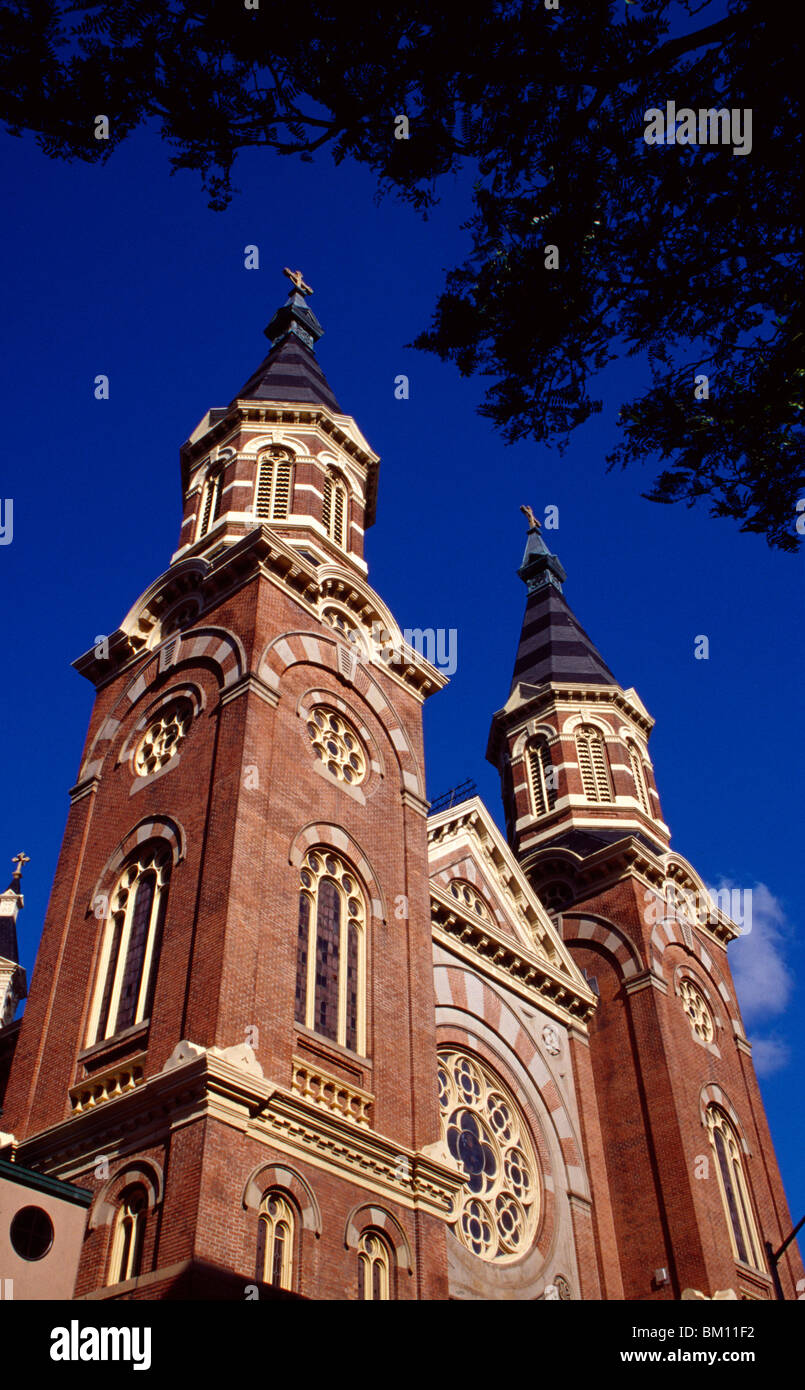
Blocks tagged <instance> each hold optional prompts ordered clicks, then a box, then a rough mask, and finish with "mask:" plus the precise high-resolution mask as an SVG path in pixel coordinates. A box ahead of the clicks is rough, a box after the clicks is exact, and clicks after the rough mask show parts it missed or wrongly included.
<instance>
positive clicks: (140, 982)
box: [88, 842, 170, 1043]
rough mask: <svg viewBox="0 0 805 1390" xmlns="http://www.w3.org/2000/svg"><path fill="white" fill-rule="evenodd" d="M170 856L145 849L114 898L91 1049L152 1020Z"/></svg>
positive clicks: (104, 942) (92, 1023)
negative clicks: (151, 1013)
mask: <svg viewBox="0 0 805 1390" xmlns="http://www.w3.org/2000/svg"><path fill="white" fill-rule="evenodd" d="M169 873H170V853H169V851H168V849H167V847H166V846H165V845H164V844H162V845H160V844H154V843H153V842H152V843H151V844H150V845H149V844H146V845H144V846H143V847H142V848H141V849H140V851H139V853H138V855H137V857H136V858H135V859H132V860H131V861H130V862H129V864H128V865H127V867H126V869H125V870H124V872H123V875H122V877H121V878H120V880H119V882H118V885H117V888H116V890H115V892H114V894H113V895H112V904H111V908H110V912H109V916H108V917H107V919H106V922H105V924H104V928H103V934H102V940H101V955H100V962H99V967H98V975H97V980H96V985H95V994H94V1000H93V1005H92V1009H91V1011H90V1023H89V1032H88V1043H93V1042H98V1041H100V1040H101V1039H102V1038H108V1037H112V1036H114V1034H115V1033H119V1032H121V1031H122V1030H123V1029H124V1028H129V1027H131V1025H132V1024H134V1023H139V1022H140V1021H141V1020H143V1019H146V1018H148V1017H149V1015H150V1012H151V1005H152V1001H153V995H154V987H155V984H156V970H157V963H158V960H159V952H160V947H161V944H162V930H163V922H164V916H165V905H166V901H167V884H168V876H169Z"/></svg>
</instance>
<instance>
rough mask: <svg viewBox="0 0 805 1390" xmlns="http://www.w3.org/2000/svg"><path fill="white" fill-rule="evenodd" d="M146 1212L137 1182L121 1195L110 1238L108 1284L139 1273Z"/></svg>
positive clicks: (144, 1198) (146, 1204) (143, 1192)
mask: <svg viewBox="0 0 805 1390" xmlns="http://www.w3.org/2000/svg"><path fill="white" fill-rule="evenodd" d="M147 1212H148V1194H147V1193H146V1190H145V1188H144V1187H142V1186H141V1185H140V1184H139V1183H135V1184H133V1186H131V1187H127V1188H126V1189H125V1190H124V1191H123V1192H122V1193H121V1196H120V1207H119V1208H118V1213H117V1216H116V1218H115V1228H114V1234H113V1236H112V1257H111V1260H110V1262H109V1281H108V1282H109V1283H110V1284H122V1283H123V1281H124V1280H125V1279H136V1278H137V1276H138V1274H141V1273H142V1264H143V1242H144V1239H145V1219H146V1214H147Z"/></svg>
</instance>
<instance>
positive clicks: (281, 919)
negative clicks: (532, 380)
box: [3, 271, 461, 1299]
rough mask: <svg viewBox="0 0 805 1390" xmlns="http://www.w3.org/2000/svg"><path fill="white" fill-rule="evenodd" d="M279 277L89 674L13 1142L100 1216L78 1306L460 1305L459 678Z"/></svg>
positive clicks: (23, 1034)
mask: <svg viewBox="0 0 805 1390" xmlns="http://www.w3.org/2000/svg"><path fill="white" fill-rule="evenodd" d="M286 274H287V275H288V276H289V278H290V280H291V282H292V285H291V292H290V294H289V296H288V299H287V301H286V303H285V304H284V305H282V307H281V308H280V309H279V310H278V311H277V313H276V314H275V315H274V316H273V318H272V320H271V322H270V323H269V325H268V328H267V329H266V333H267V336H268V337H269V339H270V342H271V347H270V351H269V353H268V356H267V357H266V358H265V359H264V361H263V362H262V363H261V364H260V366H259V367H258V368H257V370H256V371H255V372H253V374H252V375H251V376H250V377H249V379H248V381H247V382H246V383H245V385H244V386H243V387H242V389H241V390H240V391H239V392H238V393H237V395H236V396H235V397H234V398H233V399H232V401H231V402H230V404H229V405H228V406H225V407H223V408H218V409H212V410H209V411H208V412H207V414H206V415H205V416H204V417H203V419H202V420H201V421H200V423H199V424H198V426H197V427H196V429H195V430H194V431H193V433H192V434H191V436H190V438H189V439H188V440H187V441H186V443H185V444H184V445H183V446H182V449H181V469H182V489H183V499H184V505H183V518H182V525H181V531H180V538H179V544H178V548H177V550H176V553H175V554H174V556H173V558H172V560H171V563H170V565H169V566H168V568H167V569H166V571H165V572H164V574H162V575H160V576H159V578H157V579H156V580H155V581H154V583H153V584H151V585H150V587H149V588H148V589H147V590H146V592H145V593H144V594H143V595H142V597H141V598H140V599H139V600H138V601H137V602H136V603H135V604H134V606H133V607H132V609H131V610H130V612H129V613H128V614H127V616H126V617H125V619H124V620H123V622H122V623H121V625H120V627H119V628H118V630H117V631H116V632H115V633H114V634H113V635H112V636H111V637H110V638H109V640H108V642H106V643H103V644H100V645H99V646H96V647H95V648H94V649H93V650H90V651H88V652H87V653H86V654H85V655H84V656H82V657H80V658H79V659H78V660H77V661H76V663H75V665H76V668H77V670H78V671H79V672H80V673H81V674H82V675H83V676H85V677H86V678H87V679H88V680H89V681H90V682H91V683H92V685H93V686H94V688H95V692H96V694H95V704H94V708H93V712H92V717H91V720H90V727H89V732H88V735H87V741H86V745H85V749H84V754H83V758H82V762H81V767H80V771H79V774H78V779H77V782H76V785H75V787H74V788H73V789H72V792H71V794H70V796H71V806H70V813H69V818H68V823H67V828H66V831H65V837H64V842H63V846H62V850H61V855H60V858H59V863H58V868H57V872H56V877H55V881H54V885H53V891H52V894H51V899H50V904H49V908H48V913H47V918H46V922H45V927H44V932H43V936H42V942H41V946H40V950H39V956H38V960H37V964H36V969H35V972H34V976H33V981H32V986H31V993H30V999H29V1004H28V1008H27V1011H26V1013H25V1016H24V1018H23V1020H22V1025H21V1030H20V1036H19V1042H18V1046H17V1048H16V1054H15V1058H14V1063H13V1066H12V1070H11V1076H10V1080H9V1085H8V1093H7V1095H6V1099H5V1107H4V1113H3V1130H4V1131H7V1132H9V1133H11V1134H13V1138H14V1142H15V1144H16V1153H17V1156H18V1160H19V1162H21V1163H24V1164H26V1165H28V1166H29V1167H31V1168H35V1169H38V1170H41V1171H43V1172H45V1173H49V1174H53V1175H54V1176H57V1177H61V1178H64V1179H67V1180H68V1181H70V1182H74V1183H78V1184H79V1185H81V1186H84V1187H90V1188H92V1190H93V1192H94V1194H95V1196H94V1200H93V1203H92V1206H91V1208H90V1211H89V1217H88V1227H87V1236H86V1239H85V1241H84V1245H83V1252H82V1256H81V1263H80V1266H79V1270H78V1276H77V1282H76V1295H77V1296H83V1295H90V1294H91V1295H93V1296H94V1297H95V1296H109V1297H116V1298H119V1297H130V1298H163V1297H165V1298H169V1297H193V1298H199V1297H215V1298H220V1297H233V1298H243V1297H257V1296H259V1297H285V1298H287V1297H294V1296H296V1297H309V1298H327V1299H343V1298H346V1299H352V1298H367V1299H372V1298H406V1299H410V1298H438V1297H443V1296H445V1295H446V1288H447V1281H446V1256H445V1239H444V1218H445V1216H446V1215H447V1214H448V1213H449V1211H450V1209H451V1205H452V1198H453V1194H454V1193H455V1192H456V1191H457V1190H458V1189H459V1188H460V1186H461V1178H460V1177H459V1176H457V1174H456V1170H455V1167H454V1165H453V1164H452V1163H451V1162H447V1163H445V1162H443V1161H442V1160H443V1151H442V1149H441V1146H440V1143H439V1142H438V1141H439V1133H440V1131H439V1112H438V1103H437V1093H436V1082H435V1075H436V1050H435V1022H434V1002H433V985H432V968H431V958H430V952H431V943H430V928H429V923H430V912H429V896H428V871H427V835H426V820H425V818H426V814H427V803H426V801H425V784H424V769H423V746H422V704H423V702H424V700H425V699H426V698H427V697H428V696H429V695H430V694H432V693H433V692H435V691H436V690H438V689H439V688H440V687H441V686H442V685H444V683H445V679H444V677H443V676H441V675H440V674H439V672H438V671H436V670H435V669H434V667H432V666H431V665H430V664H429V663H428V662H427V661H425V660H424V659H423V658H422V657H421V656H420V655H418V653H417V652H416V651H414V650H412V649H411V648H409V647H408V646H407V644H406V643H405V642H404V640H403V637H402V634H401V632H400V629H399V628H398V626H397V624H396V622H395V620H394V618H393V616H392V615H391V613H390V612H389V611H388V609H387V608H386V607H385V605H384V604H383V602H382V600H381V599H380V598H379V597H378V595H377V594H376V593H375V592H374V590H373V589H372V588H371V586H370V585H369V583H368V581H367V566H366V561H365V559H364V545H363V538H364V533H365V530H366V528H367V527H368V526H370V525H371V524H372V521H373V520H374V512H375V500H376V491H377V472H378V462H379V460H378V457H377V455H376V454H375V453H374V452H373V451H372V449H371V448H370V446H369V444H368V443H367V441H366V440H365V438H364V436H363V434H362V433H361V431H360V429H359V427H358V425H357V424H356V422H355V421H354V419H352V417H351V416H349V415H346V414H344V413H343V411H342V409H341V407H340V406H339V404H338V402H337V400H336V398H335V396H334V394H333V392H332V390H331V388H330V386H329V384H328V382H327V381H326V379H325V377H324V374H323V372H322V369H321V367H320V365H319V363H318V361H317V359H316V355H315V345H316V342H317V340H318V339H319V338H320V337H321V334H322V329H321V326H320V324H319V322H318V320H317V318H316V317H315V315H314V314H313V313H312V311H311V310H310V308H309V306H308V299H309V296H310V294H311V293H312V292H311V290H310V287H309V286H308V285H306V284H305V282H304V281H303V279H302V276H301V274H300V273H299V272H290V271H287V272H286ZM378 627H379V628H382V629H383V631H384V634H386V638H387V637H388V635H389V634H390V635H391V638H392V640H391V641H388V640H384V643H383V645H382V649H378V647H377V644H376V643H375V642H374V641H373V634H374V633H375V632H376V630H377V628H378Z"/></svg>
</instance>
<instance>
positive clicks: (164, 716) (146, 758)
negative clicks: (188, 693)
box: [134, 698, 193, 777]
mask: <svg viewBox="0 0 805 1390" xmlns="http://www.w3.org/2000/svg"><path fill="white" fill-rule="evenodd" d="M192 722H193V706H192V704H191V703H190V701H189V700H188V699H186V698H180V699H178V700H172V701H171V702H170V703H169V704H167V705H165V706H164V707H163V708H162V709H161V710H160V712H159V715H158V716H157V718H156V719H155V720H154V722H153V723H152V724H150V725H149V727H148V729H147V730H146V732H145V734H144V735H143V738H142V741H141V742H140V745H139V747H138V749H137V752H136V753H135V755H134V771H135V772H136V773H137V775H138V777H147V776H149V774H150V773H152V772H158V771H159V769H160V768H161V767H164V766H165V764H166V763H169V762H170V760H171V758H172V757H173V756H174V754H175V753H176V751H177V749H178V747H179V744H180V743H182V741H183V740H184V739H185V738H186V737H187V731H188V729H189V728H190V725H191V723H192Z"/></svg>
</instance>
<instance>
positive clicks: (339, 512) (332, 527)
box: [322, 478, 347, 550]
mask: <svg viewBox="0 0 805 1390" xmlns="http://www.w3.org/2000/svg"><path fill="white" fill-rule="evenodd" d="M322 519H323V521H324V526H325V529H326V531H327V534H328V536H329V537H330V538H331V540H334V541H335V543H336V545H340V546H341V549H342V550H345V549H346V544H347V535H346V532H347V490H346V488H345V486H344V484H343V483H342V482H341V481H340V479H339V478H325V480H324V502H323V506H322Z"/></svg>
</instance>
